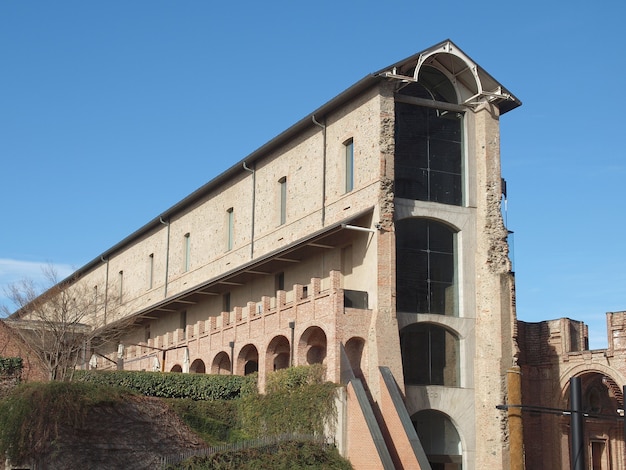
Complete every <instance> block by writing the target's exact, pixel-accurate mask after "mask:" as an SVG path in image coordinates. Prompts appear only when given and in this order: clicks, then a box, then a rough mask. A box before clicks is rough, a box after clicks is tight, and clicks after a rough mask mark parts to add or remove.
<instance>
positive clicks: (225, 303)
mask: <svg viewBox="0 0 626 470" xmlns="http://www.w3.org/2000/svg"><path fill="white" fill-rule="evenodd" d="M222 312H230V292H226V293H225V294H224V295H223V296H222Z"/></svg>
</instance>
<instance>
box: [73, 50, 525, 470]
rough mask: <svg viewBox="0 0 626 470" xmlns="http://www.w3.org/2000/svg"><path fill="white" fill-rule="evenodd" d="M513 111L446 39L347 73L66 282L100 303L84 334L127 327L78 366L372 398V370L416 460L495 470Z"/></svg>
mask: <svg viewBox="0 0 626 470" xmlns="http://www.w3.org/2000/svg"><path fill="white" fill-rule="evenodd" d="M519 104H520V102H519V101H518V100H517V99H516V98H515V97H514V96H513V95H511V94H510V93H509V92H508V91H507V90H506V89H505V88H504V87H502V86H501V85H500V84H499V83H498V82H496V81H495V80H494V79H493V78H492V77H491V76H490V75H488V74H487V73H486V72H485V71H484V70H483V69H482V68H481V67H480V66H479V65H478V64H476V63H474V62H473V61H472V60H471V59H470V58H469V57H468V56H467V55H466V54H465V53H463V51H461V50H460V49H459V48H458V47H457V46H456V45H454V44H453V43H452V42H450V41H445V42H443V43H440V44H437V45H435V46H433V47H431V48H429V49H426V50H424V51H422V52H421V53H419V54H416V55H414V56H412V57H410V58H407V59H406V60H403V61H401V62H398V63H396V64H393V65H391V66H389V67H387V68H385V69H383V70H381V71H379V72H377V73H374V74H372V75H369V76H368V77H365V78H364V79H363V80H361V81H360V82H358V83H356V84H355V85H354V86H352V87H351V88H349V89H348V90H346V91H345V92H343V93H342V94H340V95H339V96H337V97H336V98H334V99H333V100H331V101H329V102H328V103H327V104H325V105H324V106H322V107H321V108H319V109H318V110H316V111H315V112H313V113H312V114H310V115H309V116H307V117H305V118H304V119H302V120H301V121H299V122H298V123H296V124H295V125H294V126H292V127H291V128H290V129H288V130H287V131H285V132H284V133H283V134H281V135H280V136H278V137H277V138H276V139H274V140H272V141H271V142H269V143H267V144H266V145H264V146H263V147H261V148H260V149H259V150H257V151H256V152H254V153H253V154H251V155H249V156H248V157H246V158H245V159H243V160H242V161H240V162H239V163H238V164H236V165H234V166H233V167H232V168H231V169H229V170H228V171H226V172H225V173H223V174H222V175H219V176H218V177H216V178H215V179H213V180H212V181H210V182H209V183H207V184H206V185H205V186H204V187H202V188H200V189H198V190H197V191H195V192H194V193H192V194H191V195H190V196H188V197H187V198H185V199H184V200H182V201H181V202H179V203H178V204H176V205H175V206H174V207H172V208H170V209H169V210H167V211H165V212H164V213H163V214H161V215H160V216H159V217H157V218H155V219H154V220H152V221H151V222H149V223H148V224H146V225H145V226H144V227H142V228H141V229H139V230H138V231H137V232H135V233H133V234H131V235H130V236H129V237H127V238H126V239H124V240H122V241H121V242H120V243H118V244H117V245H116V246H114V247H112V248H111V249H109V250H107V251H106V252H105V253H102V254H101V255H99V256H97V257H96V258H95V259H94V260H93V261H92V262H91V263H88V264H87V265H86V266H84V267H83V268H81V269H80V270H79V271H78V272H77V276H78V278H79V279H80V280H79V281H78V282H81V283H86V285H88V286H91V287H93V289H94V291H95V292H100V293H102V292H105V293H109V292H111V295H110V296H108V298H109V301H108V302H104V303H103V304H102V305H100V306H99V308H98V310H97V312H94V323H95V322H96V319H97V321H98V322H100V323H102V322H104V323H107V324H115V322H116V321H118V320H120V319H128V318H133V319H134V325H133V326H132V327H131V328H129V330H128V333H127V334H126V335H125V336H124V337H123V338H122V340H121V343H122V345H123V349H120V348H118V347H117V345H112V346H111V348H110V349H106V350H99V351H95V352H96V353H98V355H100V357H101V356H106V357H107V358H108V360H102V359H98V357H99V356H97V355H94V356H92V365H95V366H96V367H98V368H110V367H115V365H114V364H115V363H117V367H123V368H125V369H129V370H142V369H145V370H152V369H156V370H163V371H182V372H188V371H189V372H207V373H209V372H211V373H235V374H245V373H249V372H252V371H258V372H259V383H260V387H261V389H263V387H264V383H265V377H266V374H267V373H268V372H271V371H272V370H275V369H279V368H283V367H288V366H290V365H299V364H311V363H318V362H323V363H324V364H325V365H326V370H327V378H328V379H329V380H332V381H335V382H344V383H345V382H346V381H345V380H344V379H345V377H347V376H353V377H354V379H353V380H360V381H361V382H362V383H363V386H364V390H366V391H367V394H368V396H369V398H370V400H371V402H372V403H373V404H376V403H378V402H380V403H382V400H383V399H386V397H387V395H386V392H385V390H384V389H381V383H380V380H379V367H381V366H384V367H386V368H388V370H389V371H390V372H391V374H393V377H394V378H395V380H396V382H397V383H398V384H399V387H400V389H401V391H402V392H403V393H404V397H405V405H406V408H407V412H408V415H409V416H410V417H411V418H410V419H411V421H412V422H413V424H414V426H415V427H416V429H417V434H418V435H419V437H420V439H421V440H422V441H423V442H424V443H425V444H424V451H425V453H426V455H427V456H428V458H429V460H431V465H432V466H433V468H435V469H439V468H446V469H448V470H453V469H459V468H463V469H465V470H471V469H482V468H489V469H498V468H509V455H508V444H507V432H506V428H507V422H506V420H503V418H502V413H500V412H498V411H497V410H496V405H498V404H500V403H503V402H504V400H505V396H506V383H505V382H506V373H507V370H508V369H509V368H510V367H512V366H513V365H514V364H515V356H516V354H517V352H516V346H515V344H514V340H513V336H514V335H513V328H514V325H515V310H514V303H513V292H514V290H513V279H512V275H511V272H510V271H511V266H510V262H509V260H508V245H507V240H506V236H507V231H506V228H505V227H504V224H503V220H502V216H501V211H500V201H501V192H502V191H501V175H500V153H499V122H500V116H501V115H502V114H504V113H505V112H507V111H509V110H511V109H513V108H515V107H517V106H519ZM114 294H115V295H114ZM105 298H107V296H106V295H105ZM113 299H115V300H113ZM113 303H114V304H115V305H112V304H113ZM344 358H347V360H344ZM85 366H87V365H86V364H85ZM345 396H347V397H348V398H347V400H348V401H349V402H350V400H354V398H352V399H351V398H350V397H353V396H354V394H353V391H352V388H349V389H348V393H346V394H345ZM375 408H378V409H383V408H384V407H381V406H377V405H376V406H375ZM345 409H347V410H351V409H355V408H354V407H353V406H350V405H349V406H346V407H345ZM386 409H389V407H388V406H387V407H386ZM347 414H348V416H346V417H345V419H346V420H347V422H348V423H355V422H357V421H358V420H359V419H361V418H360V417H359V416H356V415H351V414H350V412H349V411H348V413H347ZM355 420H356V421H355ZM420 423H422V424H420ZM355 437H356V436H354V435H352V436H349V438H347V442H346V443H343V444H342V445H341V447H342V448H343V449H345V454H346V455H353V456H354V458H355V459H356V458H357V457H356V456H357V454H355V448H354V447H353V448H352V449H350V443H351V442H355V441H354V439H355ZM362 441H363V440H362V439H358V440H357V442H362ZM370 450H371V449H370ZM358 454H361V452H359V453H358ZM360 456H361V457H366V454H361V455H360ZM378 458H381V457H380V453H379V454H378ZM366 460H369V461H370V462H373V461H376V459H373V460H372V459H369V457H368V459H366ZM382 461H384V459H383V460H382ZM355 462H356V461H355ZM359 467H360V465H357V468H359Z"/></svg>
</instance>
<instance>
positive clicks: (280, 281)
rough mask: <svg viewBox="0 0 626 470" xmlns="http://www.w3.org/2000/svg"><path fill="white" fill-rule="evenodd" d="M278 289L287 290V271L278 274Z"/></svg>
mask: <svg viewBox="0 0 626 470" xmlns="http://www.w3.org/2000/svg"><path fill="white" fill-rule="evenodd" d="M276 290H285V273H278V274H277V275H276Z"/></svg>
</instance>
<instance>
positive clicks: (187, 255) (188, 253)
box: [183, 233, 191, 272]
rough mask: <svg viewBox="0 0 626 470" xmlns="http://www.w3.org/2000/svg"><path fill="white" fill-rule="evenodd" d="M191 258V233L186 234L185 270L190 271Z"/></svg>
mask: <svg viewBox="0 0 626 470" xmlns="http://www.w3.org/2000/svg"><path fill="white" fill-rule="evenodd" d="M190 258H191V239H190V234H189V233H186V234H185V242H184V253H183V272H187V271H189V262H190Z"/></svg>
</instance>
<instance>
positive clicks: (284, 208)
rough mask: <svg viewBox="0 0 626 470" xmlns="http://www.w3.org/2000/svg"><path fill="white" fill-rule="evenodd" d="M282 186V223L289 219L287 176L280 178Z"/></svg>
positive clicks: (279, 182)
mask: <svg viewBox="0 0 626 470" xmlns="http://www.w3.org/2000/svg"><path fill="white" fill-rule="evenodd" d="M278 184H279V187H280V225H283V224H284V223H285V222H286V221H287V177H286V176H283V177H282V178H281V179H279V180H278Z"/></svg>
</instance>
